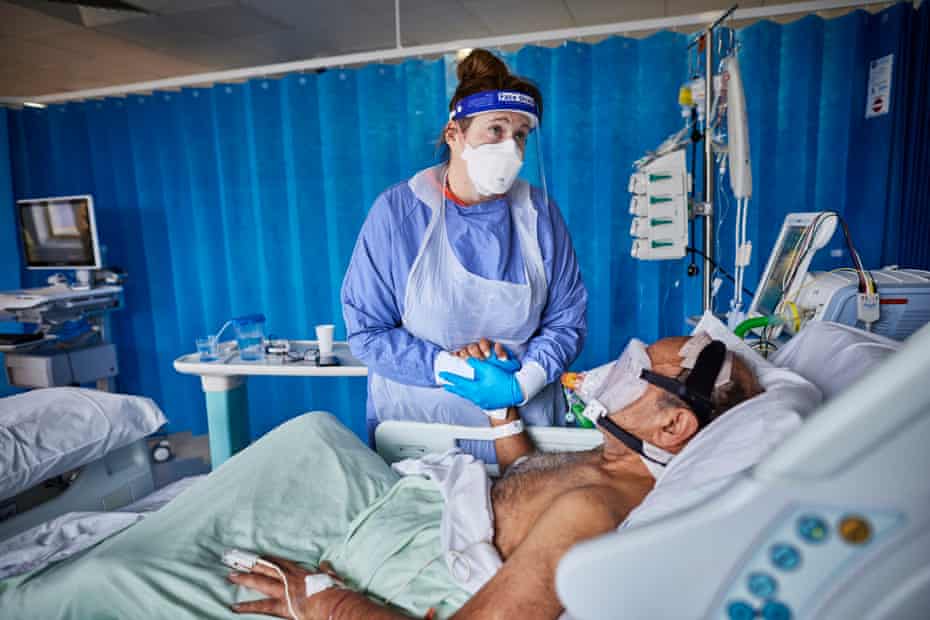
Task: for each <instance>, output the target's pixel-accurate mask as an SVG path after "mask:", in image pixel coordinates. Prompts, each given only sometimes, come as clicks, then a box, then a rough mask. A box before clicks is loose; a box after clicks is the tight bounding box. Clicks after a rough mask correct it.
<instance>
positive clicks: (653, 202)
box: [649, 196, 672, 205]
mask: <svg viewBox="0 0 930 620" xmlns="http://www.w3.org/2000/svg"><path fill="white" fill-rule="evenodd" d="M663 202H672V198H671V197H670V196H650V197H649V204H651V205H657V204H662V203H663Z"/></svg>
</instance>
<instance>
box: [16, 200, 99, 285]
mask: <svg viewBox="0 0 930 620" xmlns="http://www.w3.org/2000/svg"><path fill="white" fill-rule="evenodd" d="M16 205H17V207H18V211H19V218H18V219H19V233H20V238H21V241H22V247H23V254H24V255H25V259H26V268H28V269H62V268H64V269H99V268H100V250H99V248H98V247H97V230H96V224H95V222H94V208H93V201H92V199H91V197H90V196H69V197H64V198H42V199H38V200H20V201H19V202H17V203H16Z"/></svg>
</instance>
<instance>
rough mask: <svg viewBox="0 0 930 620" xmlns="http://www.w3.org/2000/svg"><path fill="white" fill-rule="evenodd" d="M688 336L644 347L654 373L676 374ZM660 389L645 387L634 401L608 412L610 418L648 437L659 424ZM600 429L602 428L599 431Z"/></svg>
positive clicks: (652, 386)
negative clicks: (644, 390) (682, 348)
mask: <svg viewBox="0 0 930 620" xmlns="http://www.w3.org/2000/svg"><path fill="white" fill-rule="evenodd" d="M685 341H687V338H665V339H662V340H659V341H658V342H656V343H654V344H652V345H650V346H649V347H648V348H647V350H646V351H647V353H648V354H649V361H650V363H651V364H652V370H653V372H657V373H659V374H662V375H665V376H667V377H677V376H678V375H679V373H680V372H681V367H680V366H679V364H680V362H681V356H680V355H679V353H678V352H679V350H680V349H681V347H682V345H683V344H684V342H685ZM662 395H663V390H662V389H661V388H658V387H656V386H654V385H651V384H650V385H649V386H648V387H647V388H646V393H645V394H643V395H642V397H640V398H639V400H637V401H636V402H634V403H633V404H631V405H628V406H626V407H624V408H623V409H621V410H619V411H616V412H613V413H611V414H610V418H611V419H612V420H613V421H614V422H616V423H617V424H619V425H620V427H621V428H624V429H626V430H627V431H629V432H630V433H633V434H634V435H636V436H637V437H639V438H641V439H646V440H649V438H651V437H652V436H653V435H654V433H655V431H657V430H658V428H659V427H660V426H661V424H662V419H661V417H660V415H659V413H660V411H661V410H662V407H661V405H660V403H659V399H660V398H661V397H662ZM601 432H605V431H603V429H602V430H601ZM605 433H606V432H605Z"/></svg>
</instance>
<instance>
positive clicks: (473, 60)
mask: <svg viewBox="0 0 930 620" xmlns="http://www.w3.org/2000/svg"><path fill="white" fill-rule="evenodd" d="M456 75H457V76H458V78H459V82H462V83H466V82H474V81H482V82H486V81H487V82H491V81H498V82H500V83H502V84H503V82H504V81H506V79H507V77H509V76H510V70H509V69H507V65H505V64H504V61H502V60H501V59H500V58H498V57H497V56H495V55H494V54H492V53H491V52H489V51H488V50H482V49H477V50H472V52H471V53H470V54H469V55H468V56H466V57H465V59H464V60H462V62H460V63H459V66H458V68H457V69H456Z"/></svg>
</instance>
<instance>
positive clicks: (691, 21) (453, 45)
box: [0, 0, 894, 106]
mask: <svg viewBox="0 0 930 620" xmlns="http://www.w3.org/2000/svg"><path fill="white" fill-rule="evenodd" d="M876 4H894V2H889V1H888V0H816V1H813V2H796V3H792V4H779V5H774V6H766V7H758V8H751V9H737V10H736V11H735V12H734V13H733V15H732V19H734V20H746V19H765V18H767V17H778V16H781V15H796V14H800V13H813V12H817V11H828V10H831V9H846V8H856V7H865V6H869V5H876ZM719 15H720V12H719V11H707V12H702V13H694V14H691V15H681V16H677V17H662V18H655V19H638V20H633V21H626V22H616V23H612V24H602V25H599V26H584V27H578V28H562V29H558V30H542V31H538V32H529V33H525V34H515V35H503V36H496V37H483V38H478V39H461V40H458V41H447V42H444V43H435V44H430V45H418V46H414V47H403V48H401V47H397V48H391V49H382V50H375V51H371V52H359V53H354V54H343V55H339V56H328V57H326V58H315V59H311V60H299V61H293V62H284V63H276V64H271V65H263V66H259V67H248V68H244V69H230V70H225V71H214V72H210V73H198V74H194V75H186V76H182V77H177V78H166V79H161V80H153V81H148V82H135V83H131V84H122V85H119V86H109V87H106V88H92V89H89V90H80V91H73V92H64V93H55V94H51V95H42V96H39V97H0V105H11V106H22V105H23V104H25V103H35V104H49V103H62V102H66V101H76V100H81V99H94V98H99V97H113V96H120V95H127V94H130V93H140V92H143V93H144V92H150V91H153V90H165V89H177V88H181V87H184V86H195V85H204V84H215V83H217V82H224V81H241V80H247V79H250V78H261V77H271V76H276V75H281V74H285V73H298V72H301V71H312V70H315V69H324V68H329V67H340V66H345V65H358V64H367V63H372V62H385V61H388V60H399V59H403V58H415V57H417V56H430V55H436V54H445V53H449V52H455V51H458V50H460V49H466V48H476V47H491V48H494V47H504V46H508V45H527V44H533V43H542V42H549V41H560V40H571V39H579V38H583V37H596V36H610V35H618V34H625V33H632V32H642V31H645V30H668V29H673V28H683V27H688V26H706V25H707V24H709V23H711V22H712V21H713V20H714V19H716V18H717V17H718V16H719Z"/></svg>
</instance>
